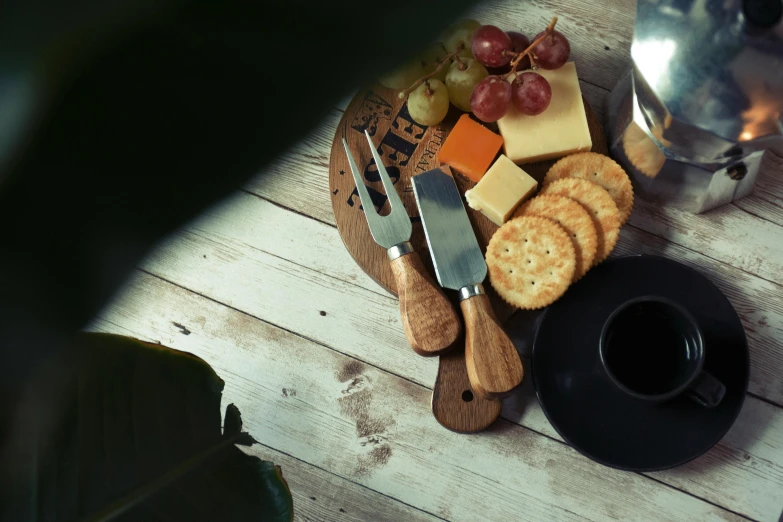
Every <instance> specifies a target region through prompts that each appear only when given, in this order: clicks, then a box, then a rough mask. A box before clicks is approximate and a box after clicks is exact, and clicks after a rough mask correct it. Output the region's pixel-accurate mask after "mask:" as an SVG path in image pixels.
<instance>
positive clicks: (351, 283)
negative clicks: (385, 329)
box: [198, 191, 783, 408]
mask: <svg viewBox="0 0 783 522" xmlns="http://www.w3.org/2000/svg"><path fill="white" fill-rule="evenodd" d="M244 192H246V193H247V194H249V195H251V196H254V197H257V198H259V199H262V200H264V201H267V202H269V203H271V204H273V205H274V206H276V207H278V208H281V209H283V210H287V211H288V210H291V209H289V208H288V207H286V206H284V205H281V204H278V203H275V202H274V201H270V200H269V199H268V198H266V197H264V196H259V195H258V194H254V193H252V192H248V191H244ZM293 212H294V213H296V214H298V215H301V216H302V217H304V218H307V219H311V220H313V221H316V222H318V223H323V224H324V225H327V226H330V227H332V228H337V227H336V225H334V224H332V223H326V222H324V221H322V220H319V219H316V218H314V217H312V216H309V215H307V214H305V213H302V212H297V211H293ZM628 226H629V227H631V228H633V229H635V230H637V231H639V232H640V233H642V234H645V235H650V236H653V237H658V238H660V239H662V240H664V241H666V238H662V237H660V236H658V235H656V234H653V233H651V232H649V231H647V230H644V229H642V228H639V227H637V226H634V225H631V224H630V223H629V224H628ZM198 235H200V236H201V237H204V236H203V235H201V234H198ZM205 239H210V238H206V237H205ZM679 246H680V247H682V248H683V249H685V250H688V251H689V252H693V253H694V254H697V255H700V256H704V257H706V258H708V259H711V260H713V261H715V262H717V263H722V264H725V263H723V262H722V261H720V260H718V259H715V258H713V257H710V256H708V255H706V254H704V253H702V252H699V251H696V250H694V249H692V248H689V247H687V246H684V245H679ZM248 247H250V248H253V249H255V250H258V251H260V252H264V253H265V254H268V255H271V256H274V257H278V256H276V255H275V254H273V253H270V252H267V251H265V250H263V249H258V248H256V247H253V246H252V245H248ZM278 258H279V257H278ZM279 259H282V258H279ZM285 261H286V262H290V263H293V264H295V265H297V266H301V267H302V268H304V269H308V270H310V268H309V267H306V266H304V265H299V264H297V263H295V262H293V261H291V260H288V259H285ZM734 268H735V269H737V270H740V271H742V272H744V273H746V274H748V275H750V276H753V277H757V278H759V279H762V280H764V281H767V282H769V283H772V284H774V285H776V286H777V285H778V283H776V282H775V281H769V280H768V279H766V278H764V277H762V276H760V275H757V274H753V273H751V272H748V271H747V270H743V269H742V268H740V267H734ZM322 275H325V276H327V277H330V278H332V279H336V280H338V281H340V282H343V283H346V284H350V285H353V286H356V287H360V288H363V289H367V288H366V287H362V286H360V285H357V284H355V283H353V282H350V281H343V280H342V279H339V278H335V277H333V276H331V275H330V274H325V273H322ZM378 290H379V291H378V292H375V293H377V294H378V295H380V296H382V297H384V298H387V299H390V300H392V301H396V299H395V298H394V297H391V296H389V295H388V294H386V293H385V292H384V291H383V289H382V288H381V287H380V286H378ZM748 395H750V396H751V397H755V398H758V399H761V400H763V401H765V402H767V403H769V404H771V405H774V406H777V407H781V408H783V403H777V402H774V401H772V400H769V399H765V398H764V397H762V396H760V395H758V394H756V393H753V392H748Z"/></svg>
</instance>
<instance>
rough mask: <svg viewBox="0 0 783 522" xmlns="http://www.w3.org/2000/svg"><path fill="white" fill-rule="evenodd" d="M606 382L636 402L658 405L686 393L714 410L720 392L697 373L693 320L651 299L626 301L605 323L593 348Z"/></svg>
mask: <svg viewBox="0 0 783 522" xmlns="http://www.w3.org/2000/svg"><path fill="white" fill-rule="evenodd" d="M599 350H600V355H601V361H602V363H603V365H604V368H605V370H606V372H607V374H608V376H609V378H610V379H611V380H612V381H613V382H614V383H615V384H616V385H617V386H618V387H619V388H620V389H622V390H623V391H624V392H626V393H628V394H629V395H632V396H634V397H636V398H639V399H643V400H647V401H655V402H662V401H665V400H668V399H671V398H672V397H675V396H677V395H679V394H680V393H683V392H685V391H688V393H689V395H691V396H692V397H693V398H694V399H696V400H697V401H699V402H701V403H702V404H704V405H706V406H714V405H716V404H717V403H718V402H720V400H721V399H722V397H723V394H724V393H725V388H724V387H723V385H722V384H721V383H720V382H718V381H717V380H716V379H715V378H714V377H712V376H710V375H709V374H707V373H706V372H704V371H702V367H703V365H704V350H705V347H704V340H703V338H702V335H701V330H700V329H699V326H698V323H697V322H696V320H695V319H694V318H693V316H691V314H690V313H688V311H687V310H685V309H684V308H682V307H681V306H680V305H678V304H677V303H674V302H673V301H671V300H669V299H665V298H662V297H657V296H645V297H641V298H638V299H633V300H630V301H628V302H626V303H623V304H622V305H621V306H620V307H618V308H617V309H616V310H615V311H614V312H613V313H612V314H611V316H610V317H609V319H608V320H607V321H606V324H605V325H604V328H603V332H602V335H601V344H600V347H599Z"/></svg>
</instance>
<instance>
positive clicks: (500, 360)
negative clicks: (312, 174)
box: [460, 294, 524, 399]
mask: <svg viewBox="0 0 783 522" xmlns="http://www.w3.org/2000/svg"><path fill="white" fill-rule="evenodd" d="M460 308H462V314H463V316H464V317H465V363H466V365H467V368H468V377H469V378H470V384H471V386H472V387H473V391H474V392H476V393H477V394H479V395H480V396H481V397H484V398H485V399H502V398H503V397H507V396H508V395H510V394H511V392H512V391H513V390H514V388H516V387H517V386H519V385H520V384H521V383H522V377H524V369H523V368H522V360H521V359H520V358H519V353H518V352H517V349H516V347H515V346H514V344H513V343H512V342H511V339H509V338H508V335H506V332H505V331H503V328H502V327H501V326H500V325H499V324H498V322H497V319H496V318H495V313H494V312H493V311H492V306H491V305H490V304H489V298H488V297H487V296H486V294H479V295H475V296H473V297H470V298H468V299H465V300H463V301H461V302H460Z"/></svg>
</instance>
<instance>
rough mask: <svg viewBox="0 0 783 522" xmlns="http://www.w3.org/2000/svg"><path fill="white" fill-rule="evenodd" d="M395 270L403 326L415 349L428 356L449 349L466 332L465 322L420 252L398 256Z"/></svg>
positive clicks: (392, 266) (393, 271)
mask: <svg viewBox="0 0 783 522" xmlns="http://www.w3.org/2000/svg"><path fill="white" fill-rule="evenodd" d="M391 269H392V273H393V274H394V279H395V282H396V283H397V296H398V297H399V299H400V316H401V317H402V326H403V328H405V336H406V337H407V338H408V343H409V344H410V345H411V348H413V351H414V352H416V353H417V354H419V355H424V356H426V357H429V356H434V355H441V354H442V353H445V352H447V351H448V350H449V348H451V346H452V345H453V344H454V341H456V340H457V338H458V337H459V335H460V333H461V332H462V324H461V323H460V320H459V315H457V311H456V310H454V307H453V306H452V304H451V302H449V300H448V298H447V297H446V295H445V294H444V293H443V291H442V290H441V289H440V287H439V286H438V285H437V284H436V283H435V281H433V280H432V277H430V275H429V273H428V272H427V269H426V268H425V267H424V264H423V263H422V262H421V258H420V257H419V254H417V253H416V252H410V253H408V254H405V255H403V256H400V257H398V258H397V259H394V260H393V261H392V262H391Z"/></svg>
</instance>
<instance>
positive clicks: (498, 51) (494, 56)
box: [471, 25, 512, 67]
mask: <svg viewBox="0 0 783 522" xmlns="http://www.w3.org/2000/svg"><path fill="white" fill-rule="evenodd" d="M471 51H473V56H474V57H475V58H476V60H478V61H479V62H481V63H482V64H483V65H486V66H487V67H500V66H501V65H506V64H507V63H508V62H510V61H511V58H512V56H511V55H510V54H508V53H509V52H511V38H509V37H508V35H507V34H506V33H504V32H503V31H502V30H501V29H500V28H498V27H495V26H494V25H482V26H481V27H479V28H478V29H476V31H475V32H474V33H473V41H472V43H471Z"/></svg>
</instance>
